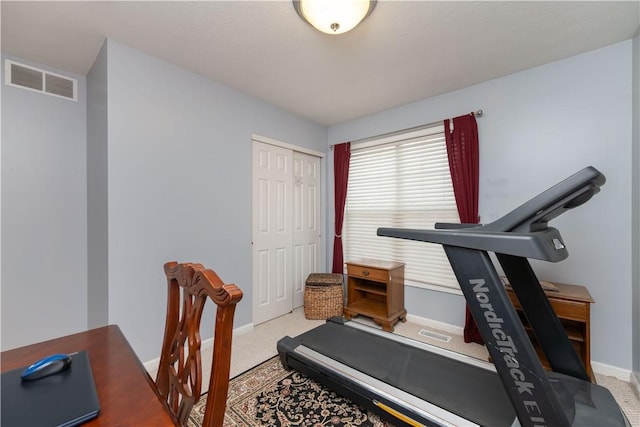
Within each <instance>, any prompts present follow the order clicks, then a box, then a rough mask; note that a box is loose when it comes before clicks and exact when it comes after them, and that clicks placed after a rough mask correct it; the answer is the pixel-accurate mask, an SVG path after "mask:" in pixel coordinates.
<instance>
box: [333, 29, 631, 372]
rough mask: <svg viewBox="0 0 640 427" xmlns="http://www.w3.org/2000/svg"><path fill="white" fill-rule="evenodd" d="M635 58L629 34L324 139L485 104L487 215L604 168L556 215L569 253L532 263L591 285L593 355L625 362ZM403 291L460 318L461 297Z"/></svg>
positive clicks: (430, 309)
mask: <svg viewBox="0 0 640 427" xmlns="http://www.w3.org/2000/svg"><path fill="white" fill-rule="evenodd" d="M631 59H632V42H631V40H628V41H625V42H622V43H618V44H615V45H613V46H610V47H607V48H603V49H599V50H596V51H592V52H589V53H586V54H583V55H580V56H576V57H573V58H569V59H565V60H562V61H558V62H554V63H551V64H548V65H544V66H541V67H537V68H533V69H530V70H527V71H523V72H520V73H516V74H512V75H509V76H506V77H503V78H499V79H496V80H492V81H488V82H485V83H482V84H478V85H475V86H471V87H468V88H466V89H462V90H459V91H455V92H451V93H448V94H445V95H441V96H437V97H433V98H429V99H425V100H422V101H419V102H416V103H413V104H408V105H404V106H401V107H398V108H395V109H392V110H388V111H384V112H381V113H378V114H373V115H370V116H367V117H363V118H361V119H358V120H354V121H351V122H348V123H344V124H341V125H339V126H334V127H332V128H330V129H329V144H335V143H339V142H342V141H349V140H357V139H360V138H365V137H369V136H373V135H377V134H382V133H386V132H391V131H395V130H398V129H404V128H410V127H413V126H418V125H421V124H426V123H432V122H436V121H440V120H442V119H444V118H447V117H452V116H457V115H461V114H466V113H468V112H470V111H475V110H477V109H483V110H484V112H485V114H484V116H483V117H482V118H479V119H478V128H479V134H480V201H479V203H480V206H479V210H480V215H481V220H482V221H483V222H490V221H493V220H495V219H496V218H498V217H499V216H501V215H503V214H505V213H507V212H509V211H510V210H512V209H513V208H515V207H516V206H518V205H519V204H521V203H522V202H525V201H526V200H528V199H529V198H531V197H532V196H535V195H536V194H538V193H539V192H541V191H543V190H545V189H546V188H548V187H549V186H551V185H553V184H555V183H556V182H557V181H559V180H561V179H563V178H565V177H567V176H569V175H570V174H572V173H574V172H576V171H577V170H579V169H581V168H582V167H584V166H587V165H593V166H595V167H596V168H598V169H600V170H601V171H602V172H603V173H604V174H605V175H606V177H607V184H606V185H605V186H604V188H603V191H602V192H601V193H600V194H598V196H596V197H595V198H594V199H593V200H592V201H590V202H589V203H588V204H587V205H585V206H583V207H580V208H578V209H576V210H575V211H572V212H569V213H567V214H565V215H563V216H561V217H559V218H558V219H557V220H555V221H554V223H553V226H555V227H557V228H559V229H560V231H561V232H562V234H563V236H564V239H565V241H566V243H567V245H568V249H569V253H570V256H569V258H568V259H567V260H565V261H563V262H562V263H559V264H543V263H535V264H534V265H533V267H534V269H535V270H536V272H537V273H538V276H539V277H540V278H544V279H548V280H555V281H560V282H565V283H576V284H582V285H585V286H587V287H588V289H589V291H590V293H591V295H592V296H593V298H594V299H595V301H596V303H595V304H594V305H593V306H592V330H591V336H592V359H593V360H594V361H597V362H602V363H606V364H609V365H613V366H617V367H621V368H625V369H631V364H632V361H631V355H632V349H631V342H632V328H631V323H632V319H631V318H632V305H631V294H632V285H631V283H632V282H631V271H632V257H631V248H632V242H631V233H630V232H629V230H630V228H631V193H632V183H631V174H632V162H631V151H632V138H631V134H632V130H631V128H632V109H631V105H632V99H631V98H632V95H631V86H632V76H631V74H632V73H631V69H632V66H631ZM416 84H419V83H416ZM331 211H333V210H332V208H331ZM332 223H333V222H332V218H329V224H332ZM405 298H406V306H407V310H408V312H409V313H410V314H414V315H418V316H423V317H426V318H430V319H434V320H438V321H442V322H446V323H450V324H454V325H458V326H462V325H463V323H464V310H463V307H464V302H463V298H462V297H459V296H453V295H449V294H445V293H440V292H435V291H428V290H423V289H417V288H411V287H408V288H407V289H406V297H405ZM611 325H615V327H613V328H612V327H611Z"/></svg>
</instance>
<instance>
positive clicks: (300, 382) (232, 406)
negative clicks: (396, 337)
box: [189, 357, 393, 427]
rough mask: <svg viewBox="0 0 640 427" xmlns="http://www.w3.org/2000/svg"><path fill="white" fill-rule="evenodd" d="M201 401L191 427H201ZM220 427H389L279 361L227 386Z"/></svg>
mask: <svg viewBox="0 0 640 427" xmlns="http://www.w3.org/2000/svg"><path fill="white" fill-rule="evenodd" d="M205 402H206V394H205V395H203V396H202V398H201V399H200V401H199V402H198V403H197V404H196V406H194V408H193V410H192V411H191V415H190V417H189V426H190V427H199V426H200V425H201V424H202V420H203V418H204V405H205ZM224 426H228V427H232V426H233V427H235V426H251V427H253V426H310V427H321V426H331V427H333V426H336V427H341V426H344V427H351V426H374V427H393V426H392V424H389V423H388V422H386V421H384V420H381V419H380V418H379V417H378V416H377V415H375V414H372V413H369V412H367V411H366V410H364V409H362V408H360V407H359V406H357V405H355V404H354V403H353V402H351V401H349V400H347V399H345V398H343V397H341V396H338V395H337V394H335V393H334V392H332V391H330V390H327V389H326V388H324V387H323V386H322V385H320V384H318V383H317V382H315V381H313V380H312V379H310V378H307V377H305V376H304V375H301V374H299V373H298V372H295V371H287V370H285V369H284V368H283V367H282V365H281V364H280V360H279V359H278V357H274V358H272V359H269V360H267V361H266V362H264V363H262V364H260V365H258V366H256V367H255V368H253V369H251V370H249V371H247V372H245V373H244V374H240V375H238V376H237V377H235V378H233V379H232V380H231V381H230V383H229V395H228V398H227V410H226V413H225V417H224Z"/></svg>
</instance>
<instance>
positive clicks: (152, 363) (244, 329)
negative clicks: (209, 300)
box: [143, 323, 253, 372]
mask: <svg viewBox="0 0 640 427" xmlns="http://www.w3.org/2000/svg"><path fill="white" fill-rule="evenodd" d="M251 331H253V323H247V324H246V325H242V326H240V327H238V328H235V329H234V330H233V336H234V337H237V336H240V335H245V334H248V333H249V332H251ZM212 348H213V337H212V338H208V339H206V340H204V341H202V343H201V344H200V350H201V351H202V350H209V349H212ZM158 365H160V358H159V357H156V358H155V359H152V360H149V361H148V362H144V363H143V366H144V368H145V369H146V370H147V372H156V371H157V370H158Z"/></svg>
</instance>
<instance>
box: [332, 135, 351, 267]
mask: <svg viewBox="0 0 640 427" xmlns="http://www.w3.org/2000/svg"><path fill="white" fill-rule="evenodd" d="M350 159H351V143H350V142H345V143H343V144H337V145H334V146H333V174H334V178H333V185H334V194H335V205H334V206H335V224H336V229H335V237H334V239H333V266H332V268H331V272H332V273H340V274H342V273H343V271H344V260H343V255H342V222H343V220H344V204H345V201H346V200H347V182H348V180H349V160H350Z"/></svg>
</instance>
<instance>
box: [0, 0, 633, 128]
mask: <svg viewBox="0 0 640 427" xmlns="http://www.w3.org/2000/svg"><path fill="white" fill-rule="evenodd" d="M639 5H640V2H638V1H637V0H636V1H623V2H613V1H602V2H600V1H587V2H578V1H552V2H542V1H534V2H526V1H508V2H493V1H445V2H435V1H390V0H389V1H385V0H379V1H378V5H377V7H376V8H375V10H374V11H373V13H372V14H371V15H370V16H369V18H367V20H366V21H365V22H364V23H363V24H362V25H360V26H359V27H358V28H356V29H355V30H354V31H352V32H350V33H347V34H343V35H340V36H330V35H326V34H322V33H319V32H317V31H315V30H314V29H313V28H312V27H311V26H309V25H308V24H306V23H304V22H303V21H302V20H301V19H300V18H299V17H298V15H297V14H296V12H295V10H294V8H293V5H292V3H291V2H290V1H284V0H283V1H264V0H263V1H196V2H187V1H167V2H155V1H137V2H125V1H112V2H99V1H89V2H82V1H73V2H59V1H45V2H29V1H17V2H11V1H2V2H1V8H2V9H1V13H2V51H3V53H7V54H11V55H15V56H19V57H22V58H24V59H28V60H31V61H36V62H39V63H42V64H45V65H48V66H51V67H55V68H58V69H61V70H65V71H69V72H74V73H77V74H83V75H85V74H87V72H88V70H89V69H90V68H91V65H92V63H93V61H94V59H95V57H96V55H97V53H98V50H99V49H100V46H101V45H102V43H103V41H104V39H105V38H111V39H113V40H116V41H118V42H120V43H123V44H125V45H128V46H130V47H133V48H135V49H137V50H140V51H142V52H146V53H148V54H151V55H153V56H156V57H158V58H161V59H163V60H166V61H168V62H171V63H174V64H177V65H179V66H180V67H182V68H185V69H187V70H190V71H192V72H194V73H198V74H201V75H203V76H206V77H208V78H210V79H211V80H214V81H217V82H220V83H223V84H226V85H228V86H231V87H234V88H236V89H239V90H241V91H243V92H245V93H247V94H250V95H253V96H255V97H257V98H260V99H263V100H266V101H268V102H270V103H272V104H275V105H278V106H280V107H282V108H283V109H286V110H288V111H291V112H294V113H296V114H299V115H301V116H304V117H307V118H309V119H311V120H314V121H316V122H318V123H321V124H324V125H334V124H337V123H340V122H343V121H346V120H350V119H353V118H356V117H360V116H363V115H367V114H370V113H373V112H377V111H381V110H385V109H388V108H392V107H395V106H398V105H402V104H406V103H409V102H412V101H416V100H419V99H423V98H427V97H430V96H434V95H438V94H441V93H445V92H449V91H452V90H456V89H460V88H463V87H466V86H469V85H472V84H476V83H479V82H482V81H486V80H490V79H493V78H496V77H500V76H504V75H507V74H510V73H513V72H516V71H520V70H523V69H527V68H531V67H534V66H537V65H541V64H545V63H549V62H552V61H555V60H558V59H561V58H565V57H569V56H573V55H576V54H580V53H583V52H586V51H589V50H592V49H596V48H599V47H603V46H607V45H610V44H613V43H616V42H619V41H622V40H626V39H629V38H631V37H633V35H634V34H635V32H636V31H637V29H638V25H639V23H640V8H639Z"/></svg>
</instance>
